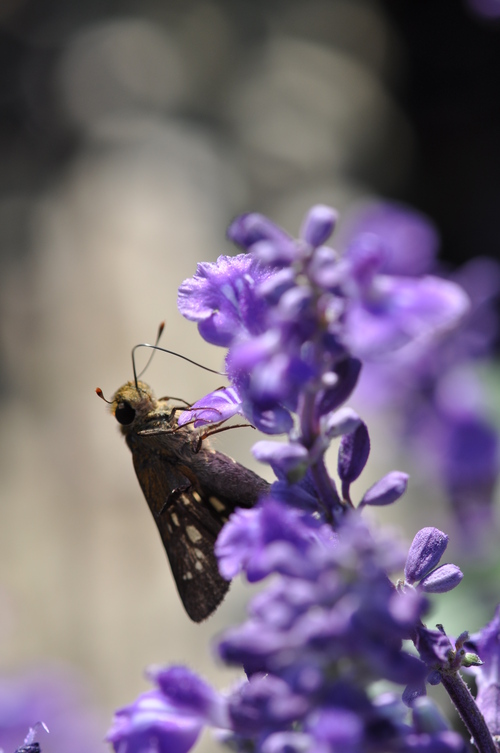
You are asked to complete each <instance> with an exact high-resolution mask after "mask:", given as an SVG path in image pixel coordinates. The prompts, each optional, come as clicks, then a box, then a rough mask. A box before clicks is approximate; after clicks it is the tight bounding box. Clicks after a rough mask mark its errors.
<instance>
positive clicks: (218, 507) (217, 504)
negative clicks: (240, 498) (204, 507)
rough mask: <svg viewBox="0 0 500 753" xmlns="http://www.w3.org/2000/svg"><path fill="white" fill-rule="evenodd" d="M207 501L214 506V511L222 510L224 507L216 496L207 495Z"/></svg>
mask: <svg viewBox="0 0 500 753" xmlns="http://www.w3.org/2000/svg"><path fill="white" fill-rule="evenodd" d="M208 501H209V502H210V504H211V505H212V507H213V508H214V510H215V511H216V512H222V511H223V510H225V509H226V505H225V504H223V503H222V502H221V501H220V499H217V497H209V498H208Z"/></svg>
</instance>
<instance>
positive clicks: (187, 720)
mask: <svg viewBox="0 0 500 753" xmlns="http://www.w3.org/2000/svg"><path fill="white" fill-rule="evenodd" d="M202 726H203V722H202V721H201V719H200V718H199V717H198V718H195V717H191V716H183V715H180V714H179V712H178V710H177V709H176V708H174V707H172V706H171V705H170V704H169V703H168V702H167V701H166V699H165V698H164V697H163V694H162V693H160V692H159V691H157V690H150V691H149V692H147V693H143V694H142V695H140V696H139V698H137V700H136V701H134V703H132V704H131V705H130V706H125V707H124V708H122V709H119V710H118V711H117V712H116V713H115V718H114V720H113V724H112V727H111V729H110V730H109V732H108V734H107V736H106V741H107V742H109V743H111V745H112V746H113V749H114V750H115V751H116V753H150V751H152V750H154V751H155V753H187V751H189V750H191V748H192V747H193V745H194V744H195V742H196V740H197V739H198V735H199V734H200V732H201V729H202Z"/></svg>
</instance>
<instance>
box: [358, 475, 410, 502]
mask: <svg viewBox="0 0 500 753" xmlns="http://www.w3.org/2000/svg"><path fill="white" fill-rule="evenodd" d="M408 479H409V476H408V474H407V473H402V472H401V471H392V473H388V474H387V476H384V477H383V478H381V479H380V481H377V482H376V483H375V484H373V486H371V487H370V488H369V489H368V491H367V492H366V493H365V495H364V497H363V499H362V500H361V502H360V505H359V506H360V507H362V506H364V505H373V506H375V507H383V506H384V505H392V503H393V502H396V500H398V499H399V498H400V497H402V496H403V494H404V493H405V492H406V489H407V487H408Z"/></svg>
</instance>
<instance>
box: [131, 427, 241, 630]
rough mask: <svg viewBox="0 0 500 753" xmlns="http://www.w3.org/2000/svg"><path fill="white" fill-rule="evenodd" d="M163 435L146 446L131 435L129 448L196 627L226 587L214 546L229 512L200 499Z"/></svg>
mask: <svg viewBox="0 0 500 753" xmlns="http://www.w3.org/2000/svg"><path fill="white" fill-rule="evenodd" d="M164 436H165V439H164V441H163V442H162V443H160V444H159V443H158V441H156V442H154V441H152V439H153V438H152V437H151V438H150V439H149V441H148V437H140V436H137V435H135V437H134V440H133V441H132V442H129V445H131V449H132V454H133V460H134V467H135V471H136V474H137V478H138V480H139V483H140V485H141V488H142V491H143V493H144V496H145V497H146V501H147V503H148V505H149V508H150V510H151V513H152V515H153V518H154V520H155V523H156V525H157V527H158V531H159V533H160V536H161V539H162V542H163V546H164V547H165V551H166V553H167V556H168V559H169V561H170V566H171V568H172V573H173V575H174V578H175V582H176V585H177V590H178V591H179V595H180V597H181V599H182V603H183V604H184V607H185V609H186V612H187V613H188V615H189V617H190V618H191V619H192V620H193V621H194V622H201V621H202V620H204V619H206V618H207V617H208V616H209V615H210V614H211V613H212V612H213V611H214V610H215V609H216V607H217V606H218V605H219V604H220V602H221V601H222V599H223V598H224V596H225V594H226V592H227V590H228V588H229V583H228V582H227V581H226V580H224V579H223V578H222V576H221V575H220V573H219V569H218V566H217V560H216V557H215V554H214V545H215V541H216V539H217V536H218V534H219V532H220V530H221V528H222V526H223V525H224V522H225V521H226V520H227V514H228V513H229V512H230V511H228V510H227V506H226V504H225V503H224V502H222V501H219V500H218V499H216V498H215V497H214V496H213V495H205V494H204V492H203V488H202V486H201V485H200V484H197V483H195V479H194V478H193V474H192V473H191V472H190V470H189V468H187V467H185V466H182V465H180V464H179V461H178V458H177V457H176V455H175V453H172V447H170V446H169V445H168V443H167V442H166V441H165V440H166V437H167V436H168V435H164ZM170 437H171V435H170ZM157 439H158V438H157V437H156V440H157ZM165 445H166V448H165ZM174 449H175V445H174Z"/></svg>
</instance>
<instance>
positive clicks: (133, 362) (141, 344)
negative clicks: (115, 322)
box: [132, 323, 227, 391]
mask: <svg viewBox="0 0 500 753" xmlns="http://www.w3.org/2000/svg"><path fill="white" fill-rule="evenodd" d="M163 326H164V323H162V324H161V325H160V328H159V330H158V336H157V338H156V343H155V344H154V345H151V344H150V343H139V344H138V345H135V346H134V347H133V348H132V366H133V369H134V382H135V386H136V388H137V391H139V385H138V383H137V380H138V379H139V377H140V376H141V375H142V374H144V372H145V371H146V369H147V367H148V366H149V364H150V363H151V359H152V357H153V355H154V354H152V355H151V356H150V358H149V360H148V362H147V364H146V366H145V367H144V369H143V370H142V371H141V373H140V374H139V375H137V371H136V368H135V351H136V350H137V348H151V349H152V350H153V351H155V350H161V352H162V353H168V354H169V355H171V356H176V357H177V358H182V360H183V361H187V362H188V363H192V364H193V365H194V366H198V367H199V368H200V369H204V370H205V371H209V372H210V373H211V374H217V375H218V376H224V377H225V376H227V375H226V374H225V373H224V372H223V371H216V370H215V369H210V368H209V367H208V366H203V364H202V363H198V361H193V359H192V358H188V357H187V356H183V355H181V354H180V353H176V352H175V350H167V348H160V346H159V345H158V340H159V339H160V336H161V333H162V332H163Z"/></svg>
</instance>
